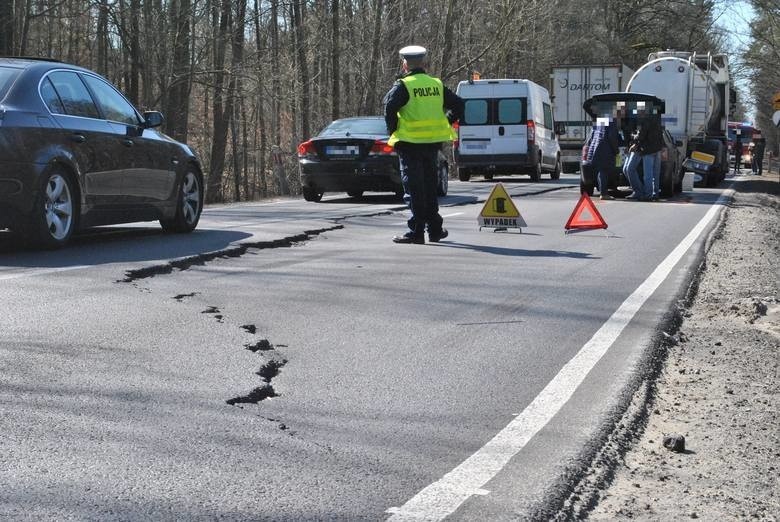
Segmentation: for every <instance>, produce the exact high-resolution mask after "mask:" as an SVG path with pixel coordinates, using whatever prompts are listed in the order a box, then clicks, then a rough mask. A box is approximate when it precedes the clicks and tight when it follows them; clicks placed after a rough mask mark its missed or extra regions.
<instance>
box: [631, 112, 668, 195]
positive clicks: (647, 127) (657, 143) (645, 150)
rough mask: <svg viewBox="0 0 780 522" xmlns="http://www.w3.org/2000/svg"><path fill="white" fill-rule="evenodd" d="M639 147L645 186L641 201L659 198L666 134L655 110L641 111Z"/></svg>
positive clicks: (638, 136)
mask: <svg viewBox="0 0 780 522" xmlns="http://www.w3.org/2000/svg"><path fill="white" fill-rule="evenodd" d="M640 114H641V115H642V117H641V119H640V122H639V125H640V127H639V134H638V135H637V147H638V149H639V153H640V154H641V155H642V174H643V180H644V187H643V192H642V195H641V196H640V198H639V199H640V200H641V201H653V200H656V199H658V196H659V195H660V193H661V183H660V182H661V149H663V148H664V135H663V129H662V128H661V117H660V116H659V115H658V114H655V113H654V112H653V111H650V112H648V111H640Z"/></svg>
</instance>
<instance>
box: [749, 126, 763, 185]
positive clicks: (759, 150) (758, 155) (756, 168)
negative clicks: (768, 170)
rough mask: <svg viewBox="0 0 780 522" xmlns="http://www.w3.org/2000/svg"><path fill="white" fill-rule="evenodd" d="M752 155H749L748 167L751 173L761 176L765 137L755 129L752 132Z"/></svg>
mask: <svg viewBox="0 0 780 522" xmlns="http://www.w3.org/2000/svg"><path fill="white" fill-rule="evenodd" d="M752 146H753V156H751V163H750V167H751V168H752V170H753V174H757V175H759V176H761V175H762V174H763V173H764V152H765V151H766V138H764V137H763V136H762V135H761V131H759V130H757V131H756V132H754V133H753V143H752Z"/></svg>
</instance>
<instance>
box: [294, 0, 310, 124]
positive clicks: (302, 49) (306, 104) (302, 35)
mask: <svg viewBox="0 0 780 522" xmlns="http://www.w3.org/2000/svg"><path fill="white" fill-rule="evenodd" d="M303 7H305V0H294V1H293V28H294V30H295V48H296V51H297V53H298V72H299V73H300V78H301V85H300V87H301V110H300V113H301V136H303V137H304V138H305V139H309V137H310V136H311V131H310V125H309V118H310V114H311V85H310V80H309V67H308V64H307V61H306V32H305V29H304V25H303Z"/></svg>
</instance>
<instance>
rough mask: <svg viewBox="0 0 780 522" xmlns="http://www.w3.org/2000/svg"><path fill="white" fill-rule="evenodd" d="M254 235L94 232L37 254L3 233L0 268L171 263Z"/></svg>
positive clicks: (141, 230)
mask: <svg viewBox="0 0 780 522" xmlns="http://www.w3.org/2000/svg"><path fill="white" fill-rule="evenodd" d="M249 237H251V234H248V233H244V232H236V231H224V230H209V229H196V230H195V231H194V232H192V233H190V234H166V233H163V232H162V230H160V228H159V227H157V226H150V227H148V228H146V227H105V228H100V227H97V228H93V229H88V230H86V231H84V232H83V233H80V234H78V235H76V236H74V237H73V239H72V241H71V243H70V244H69V245H68V246H67V247H66V248H63V249H61V250H48V251H46V250H33V249H30V248H28V247H26V246H25V244H24V242H23V241H21V240H20V238H18V237H17V236H14V235H13V234H11V233H10V232H5V231H2V232H0V267H10V268H14V267H16V268H64V267H69V266H84V265H86V266H92V265H103V264H109V263H119V262H143V261H156V260H162V259H165V260H168V259H174V258H180V257H187V256H194V255H198V254H202V253H203V252H213V251H218V250H223V249H225V248H226V247H228V246H230V245H231V244H232V243H235V242H238V241H241V240H245V239H247V238H249Z"/></svg>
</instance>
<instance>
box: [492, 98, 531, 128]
mask: <svg viewBox="0 0 780 522" xmlns="http://www.w3.org/2000/svg"><path fill="white" fill-rule="evenodd" d="M525 120H526V110H525V98H505V99H502V100H498V122H497V123H498V124H499V125H519V124H524V123H525Z"/></svg>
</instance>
